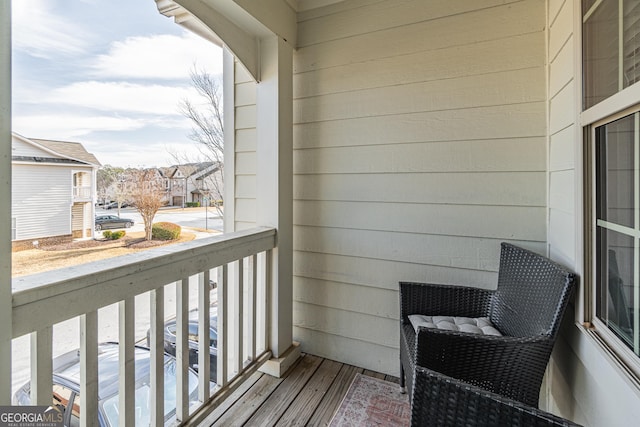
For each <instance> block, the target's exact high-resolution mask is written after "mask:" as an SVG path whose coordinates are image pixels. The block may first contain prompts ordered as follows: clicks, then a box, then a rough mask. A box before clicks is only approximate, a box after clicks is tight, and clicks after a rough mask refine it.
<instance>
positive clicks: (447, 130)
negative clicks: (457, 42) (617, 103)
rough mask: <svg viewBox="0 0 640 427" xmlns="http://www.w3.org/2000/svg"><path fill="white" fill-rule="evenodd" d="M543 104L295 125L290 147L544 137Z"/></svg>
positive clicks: (544, 107) (544, 109) (544, 110)
mask: <svg viewBox="0 0 640 427" xmlns="http://www.w3.org/2000/svg"><path fill="white" fill-rule="evenodd" d="M545 104H546V103H545V102H535V103H527V104H517V105H508V106H504V105H501V106H495V107H482V108H468V109H460V110H452V111H437V112H428V113H412V114H399V115H392V116H383V117H366V118H360V119H352V120H338V121H329V122H317V123H306V124H296V125H294V127H293V137H294V139H293V140H294V148H317V147H337V146H353V145H376V144H393V143H397V142H400V143H411V142H428V141H467V140H473V139H478V140H486V139H501V138H519V137H532V136H545V135H546V121H545V112H546V105H545Z"/></svg>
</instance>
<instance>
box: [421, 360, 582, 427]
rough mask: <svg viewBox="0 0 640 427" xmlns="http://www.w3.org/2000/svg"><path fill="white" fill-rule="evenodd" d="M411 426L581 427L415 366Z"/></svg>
mask: <svg viewBox="0 0 640 427" xmlns="http://www.w3.org/2000/svg"><path fill="white" fill-rule="evenodd" d="M414 380H415V386H414V390H413V400H412V402H411V426H413V427H426V426H434V427H435V426H437V427H484V426H520V427H542V426H566V427H568V426H578V424H575V423H573V422H571V421H568V420H565V419H563V418H560V417H557V416H555V415H553V414H550V413H548V412H544V411H541V410H539V409H536V408H533V407H531V406H528V405H525V404H523V403H520V402H518V401H516V400H512V399H508V398H506V397H502V396H500V395H498V394H495V393H491V392H489V391H486V390H483V389H481V388H479V387H476V386H473V385H471V384H467V383H464V382H462V381H458V380H456V379H453V378H451V377H447V376H446V375H442V374H440V373H438V372H435V371H432V370H429V369H426V368H423V367H420V366H418V367H416V371H415V379H414Z"/></svg>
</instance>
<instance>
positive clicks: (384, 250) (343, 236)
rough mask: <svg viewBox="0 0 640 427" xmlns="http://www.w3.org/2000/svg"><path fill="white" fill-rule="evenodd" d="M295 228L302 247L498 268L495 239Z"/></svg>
mask: <svg viewBox="0 0 640 427" xmlns="http://www.w3.org/2000/svg"><path fill="white" fill-rule="evenodd" d="M295 230H296V231H295V233H294V247H295V249H296V250H299V251H306V252H313V253H325V254H332V255H343V256H350V257H358V258H371V259H379V260H387V261H398V262H404V263H412V264H422V265H432V266H439V267H454V268H464V269H470V270H484V271H498V263H499V258H500V241H499V240H495V239H479V238H472V237H453V236H439V235H431V234H419V233H394V232H384V231H370V230H345V229H337V228H319V227H301V226H299V227H296V229H295ZM377 270H379V269H377Z"/></svg>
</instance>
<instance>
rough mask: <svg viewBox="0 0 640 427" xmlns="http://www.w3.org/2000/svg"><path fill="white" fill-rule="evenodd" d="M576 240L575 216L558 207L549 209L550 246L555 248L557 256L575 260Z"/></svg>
mask: <svg viewBox="0 0 640 427" xmlns="http://www.w3.org/2000/svg"><path fill="white" fill-rule="evenodd" d="M575 242H576V223H575V216H574V215H573V214H568V213H565V212H562V211H560V210H558V209H553V208H552V209H549V246H550V247H551V248H553V251H554V253H556V254H557V255H556V256H557V257H560V258H561V259H566V260H574V261H575V259H576V247H575Z"/></svg>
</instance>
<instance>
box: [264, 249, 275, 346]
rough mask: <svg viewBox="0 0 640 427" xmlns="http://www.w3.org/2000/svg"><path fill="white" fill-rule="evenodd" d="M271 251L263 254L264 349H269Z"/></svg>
mask: <svg viewBox="0 0 640 427" xmlns="http://www.w3.org/2000/svg"><path fill="white" fill-rule="evenodd" d="M272 265H273V251H272V250H271V249H269V250H268V251H266V252H265V254H264V300H265V302H264V307H265V309H264V348H271V277H272V274H271V268H272Z"/></svg>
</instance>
